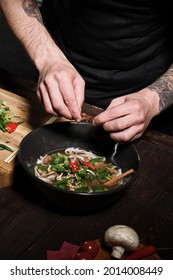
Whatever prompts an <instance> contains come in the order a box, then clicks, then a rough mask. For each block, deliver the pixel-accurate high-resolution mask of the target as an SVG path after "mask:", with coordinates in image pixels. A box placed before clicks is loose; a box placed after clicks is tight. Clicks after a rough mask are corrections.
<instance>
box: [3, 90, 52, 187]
mask: <svg viewBox="0 0 173 280" xmlns="http://www.w3.org/2000/svg"><path fill="white" fill-rule="evenodd" d="M0 99H2V100H3V101H4V103H5V104H6V105H7V106H9V108H10V110H11V111H12V112H13V113H14V115H16V116H19V117H21V118H22V119H23V123H22V124H20V125H19V126H18V127H17V129H16V130H15V131H14V132H13V133H8V132H5V133H4V132H3V131H1V130H0V143H1V144H5V145H8V146H9V147H10V148H11V149H12V150H15V149H18V148H19V145H20V142H21V140H22V139H23V138H24V137H25V136H26V135H27V134H28V133H29V132H30V131H31V130H32V129H34V128H36V127H38V126H40V125H43V124H44V123H46V122H47V121H48V120H49V119H50V118H51V117H52V116H50V115H48V114H46V113H45V111H44V110H43V108H42V107H41V105H40V104H39V102H38V100H37V98H36V97H34V96H33V95H31V98H24V97H21V96H19V95H16V94H14V93H12V92H9V91H6V90H4V89H1V88H0ZM10 153H11V152H9V151H5V150H1V151H0V188H2V187H7V186H9V185H11V184H12V183H13V175H14V174H13V173H14V168H15V165H16V160H13V161H12V162H10V163H6V162H4V161H5V159H6V158H7V157H8V156H9V155H10Z"/></svg>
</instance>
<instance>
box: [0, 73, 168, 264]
mask: <svg viewBox="0 0 173 280" xmlns="http://www.w3.org/2000/svg"><path fill="white" fill-rule="evenodd" d="M0 87H2V88H4V89H7V90H11V91H13V92H14V93H17V94H21V95H23V94H25V93H30V92H33V91H34V89H35V84H34V83H33V82H30V81H22V80H21V79H20V78H19V79H18V78H16V77H14V76H13V75H9V74H8V73H5V72H3V71H0ZM84 110H85V112H86V113H88V114H90V115H93V116H94V115H95V114H97V113H98V111H99V110H98V109H97V108H94V107H92V106H89V105H85V106H84ZM134 145H135V147H136V148H137V150H138V152H139V155H140V158H141V170H140V174H139V176H138V178H137V179H136V180H135V181H134V182H133V183H132V185H131V186H130V187H129V189H128V190H127V191H126V192H125V193H124V195H123V196H122V197H121V198H120V199H119V200H118V201H116V202H115V203H114V204H113V205H111V206H110V207H107V208H106V209H104V210H100V211H98V212H94V213H92V214H85V215H84V214H83V215H81V214H80V213H79V214H72V213H69V212H65V211H62V210H59V209H58V207H53V206H51V205H50V204H48V203H46V201H45V200H44V199H43V198H42V197H41V196H40V194H39V193H38V191H36V189H35V188H34V186H33V184H32V183H31V181H29V180H28V178H27V177H26V175H25V174H24V172H23V171H22V169H21V167H20V165H19V164H18V165H17V167H16V171H15V177H14V184H13V185H12V186H9V187H6V188H2V189H0V259H1V260H2V259H5V260H10V259H14V260H17V259H30V260H33V259H46V252H47V250H58V249H59V248H60V247H61V245H62V243H63V242H64V241H68V242H71V243H74V244H77V245H80V244H81V243H82V242H83V241H84V240H87V239H98V238H102V237H103V235H104V232H105V231H106V230H107V228H108V227H110V226H112V225H115V224H125V225H129V226H131V227H133V228H134V229H135V230H136V231H137V233H138V234H139V237H140V241H141V242H142V243H143V244H145V245H149V244H152V245H155V246H156V247H157V248H167V249H166V250H159V251H158V253H159V256H160V257H161V258H162V259H173V250H171V248H173V137H171V136H168V135H166V134H163V133H161V132H158V131H155V130H147V131H146V132H145V134H144V135H143V137H142V138H140V139H138V140H137V141H135V142H134Z"/></svg>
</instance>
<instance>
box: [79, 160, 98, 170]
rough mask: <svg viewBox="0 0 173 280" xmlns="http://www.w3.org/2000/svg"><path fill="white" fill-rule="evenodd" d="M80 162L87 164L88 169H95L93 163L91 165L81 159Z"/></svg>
mask: <svg viewBox="0 0 173 280" xmlns="http://www.w3.org/2000/svg"><path fill="white" fill-rule="evenodd" d="M82 164H83V165H85V166H87V167H88V168H89V169H92V170H96V169H95V167H94V165H92V164H91V163H90V162H87V161H83V162H82Z"/></svg>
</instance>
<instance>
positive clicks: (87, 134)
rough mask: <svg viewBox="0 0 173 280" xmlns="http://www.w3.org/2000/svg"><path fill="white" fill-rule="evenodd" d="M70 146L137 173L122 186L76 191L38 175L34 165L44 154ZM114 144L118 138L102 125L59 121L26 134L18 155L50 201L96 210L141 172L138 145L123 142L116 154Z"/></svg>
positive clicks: (78, 208) (63, 205)
mask: <svg viewBox="0 0 173 280" xmlns="http://www.w3.org/2000/svg"><path fill="white" fill-rule="evenodd" d="M68 147H78V148H81V149H86V150H89V151H92V152H93V153H95V154H97V155H100V156H105V157H106V158H107V160H108V161H113V162H114V163H115V164H117V165H118V166H119V167H120V168H121V169H122V171H123V172H125V171H127V170H128V169H131V168H133V169H134V171H135V173H133V174H131V175H129V176H128V178H127V182H126V184H125V185H123V186H122V187H119V188H117V189H114V190H110V191H107V192H95V193H76V192H72V191H67V190H63V189H58V188H57V187H54V186H52V185H50V184H48V183H46V182H44V181H42V180H41V179H39V178H37V177H36V176H35V175H34V165H35V163H36V161H37V159H38V158H39V157H40V156H43V155H45V154H47V153H53V152H56V151H58V150H59V151H60V150H61V151H62V150H65V149H66V148H68ZM114 147H115V142H114V141H113V140H112V139H110V137H109V135H108V134H107V133H106V132H105V131H104V130H103V129H102V128H101V127H96V126H93V125H92V124H90V123H84V122H81V123H75V122H59V123H53V124H49V125H44V126H41V127H39V128H37V129H34V130H33V131H32V132H30V133H29V134H28V135H27V136H26V137H24V139H23V140H22V141H21V144H20V147H19V153H18V158H19V163H20V164H21V166H22V167H23V168H24V170H25V171H26V173H27V174H28V175H29V177H30V178H31V180H32V181H33V183H34V185H35V186H36V187H37V188H38V189H39V190H40V192H41V194H42V195H43V196H44V197H45V198H46V199H47V200H48V201H49V202H51V203H52V204H56V205H58V206H59V207H61V208H65V209H71V210H77V211H92V210H98V209H100V208H103V207H106V206H108V205H110V204H111V203H113V202H115V200H116V199H117V198H118V197H119V196H120V195H121V194H122V193H123V191H124V190H125V189H127V188H128V187H129V185H130V184H131V183H132V182H133V181H134V179H135V178H136V176H137V175H138V173H139V167H140V159H139V155H138V152H137V150H136V149H135V147H134V145H133V144H130V143H128V144H119V145H118V149H117V153H116V155H115V156H114V157H113V158H112V154H113V152H114Z"/></svg>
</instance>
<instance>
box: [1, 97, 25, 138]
mask: <svg viewBox="0 0 173 280" xmlns="http://www.w3.org/2000/svg"><path fill="white" fill-rule="evenodd" d="M16 119H19V121H16ZM21 123H23V120H21V118H20V117H19V116H14V114H13V112H12V111H11V110H10V108H9V107H8V106H6V104H5V103H4V101H3V100H2V99H0V130H2V131H3V132H8V133H11V132H13V131H15V130H16V128H17V126H18V125H19V124H21Z"/></svg>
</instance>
